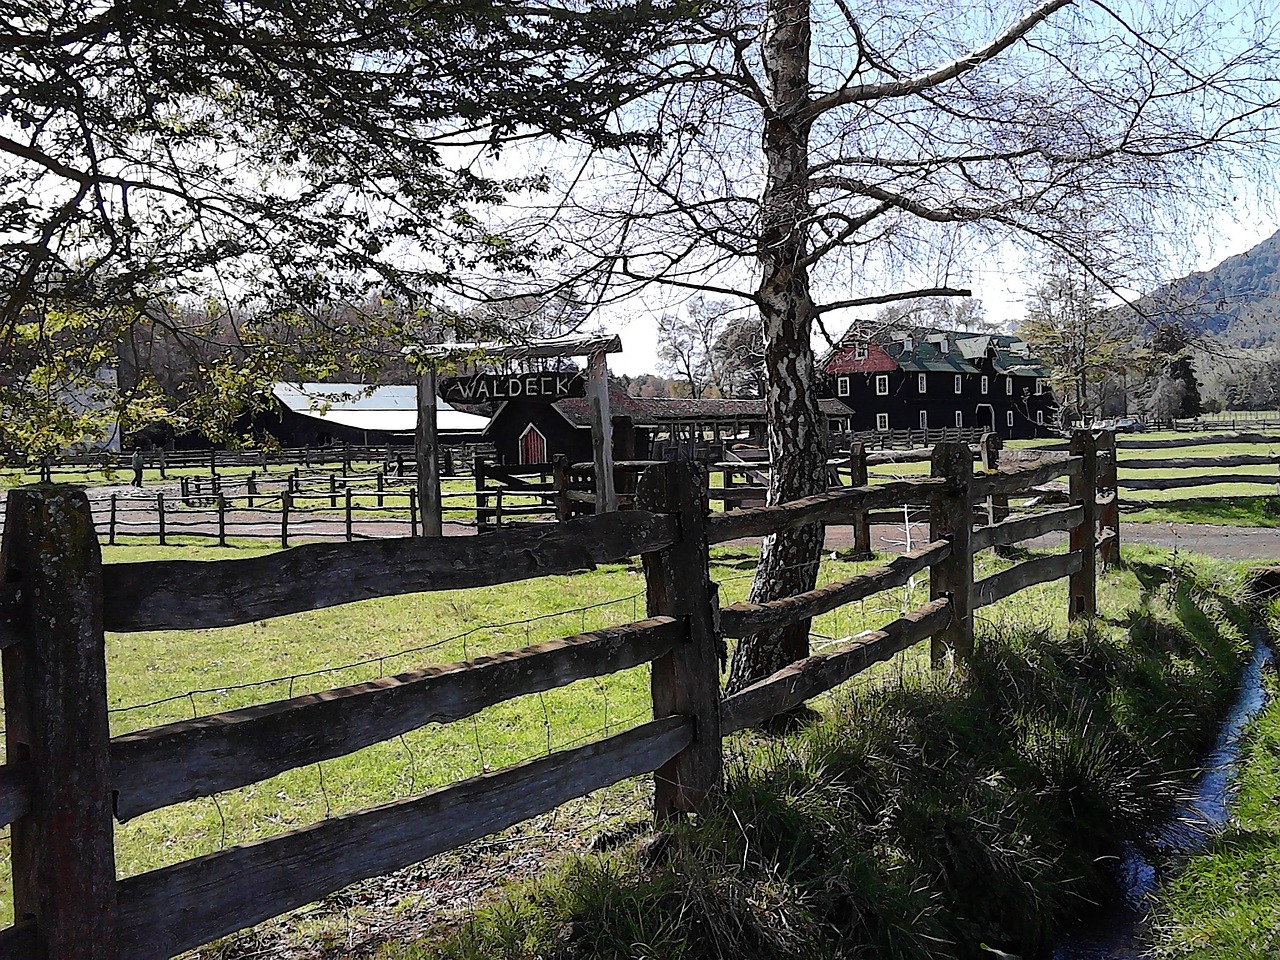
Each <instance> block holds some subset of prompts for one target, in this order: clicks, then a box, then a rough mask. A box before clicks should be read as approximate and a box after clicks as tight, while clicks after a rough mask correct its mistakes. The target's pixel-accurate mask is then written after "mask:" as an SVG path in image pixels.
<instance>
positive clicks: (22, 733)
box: [0, 486, 117, 960]
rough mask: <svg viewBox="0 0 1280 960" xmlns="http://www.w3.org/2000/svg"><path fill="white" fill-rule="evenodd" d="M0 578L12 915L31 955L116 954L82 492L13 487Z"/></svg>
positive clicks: (91, 562)
mask: <svg viewBox="0 0 1280 960" xmlns="http://www.w3.org/2000/svg"><path fill="white" fill-rule="evenodd" d="M0 583H3V584H5V585H6V586H8V587H9V588H10V590H11V592H10V593H9V600H8V603H7V604H6V606H7V607H8V609H6V610H5V611H4V613H3V620H7V621H8V624H7V626H8V628H9V629H10V630H11V631H12V633H13V635H14V637H15V638H16V642H14V643H13V644H12V645H11V646H7V647H6V648H5V649H4V652H3V665H4V700H5V707H6V723H5V750H6V755H7V757H8V759H9V763H10V764H20V765H21V766H22V767H23V768H24V769H25V770H26V772H27V776H28V784H29V790H30V808H29V810H28V812H27V813H26V814H24V815H23V816H21V817H18V819H16V820H15V821H14V822H13V825H12V827H11V833H10V844H11V846H10V850H11V854H12V884H13V907H14V915H15V917H17V918H18V919H19V920H22V919H24V918H30V920H32V921H34V937H35V940H36V944H35V954H36V955H39V956H43V957H47V958H49V960H54V958H63V957H66V958H75V960H116V957H117V921H116V916H117V906H116V890H117V886H116V864H115V849H114V820H113V809H112V786H113V783H112V772H111V749H110V739H111V733H110V728H109V724H108V717H107V666H106V648H105V640H104V635H103V612H102V593H103V588H102V553H101V550H100V549H99V547H98V539H97V535H96V533H95V532H94V528H93V514H92V512H91V510H90V507H89V501H88V498H87V497H85V495H84V492H83V491H82V490H79V489H77V488H74V487H65V486H59V487H46V488H43V489H41V488H31V487H28V488H24V489H18V490H12V491H10V493H9V498H8V505H7V511H6V523H5V529H4V541H3V546H2V547H0Z"/></svg>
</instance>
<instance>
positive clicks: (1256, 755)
mask: <svg viewBox="0 0 1280 960" xmlns="http://www.w3.org/2000/svg"><path fill="white" fill-rule="evenodd" d="M1266 683H1267V686H1268V693H1269V704H1268V706H1267V708H1266V709H1264V710H1263V712H1262V713H1261V714H1260V715H1259V716H1258V717H1257V718H1256V719H1255V720H1254V721H1253V723H1252V725H1251V726H1250V729H1249V732H1248V734H1247V739H1246V742H1245V744H1244V747H1243V750H1242V753H1241V761H1242V762H1241V764H1240V771H1239V775H1238V779H1237V781H1236V784H1237V787H1238V790H1239V792H1238V794H1237V795H1236V799H1235V803H1234V804H1233V807H1232V821H1231V825H1230V827H1229V829H1228V830H1227V832H1226V833H1225V834H1224V835H1223V836H1222V837H1220V838H1219V839H1218V840H1217V841H1215V842H1214V843H1213V844H1212V846H1211V847H1210V848H1209V849H1208V850H1206V851H1205V852H1204V853H1202V854H1200V855H1197V856H1195V857H1193V858H1192V859H1191V860H1190V861H1189V862H1188V863H1187V864H1186V865H1185V866H1184V867H1183V868H1182V869H1181V871H1180V872H1179V873H1178V875H1177V876H1175V877H1174V878H1172V879H1171V880H1170V881H1169V882H1168V883H1167V884H1165V886H1164V887H1163V888H1162V889H1161V891H1160V896H1159V900H1158V902H1157V904H1156V906H1155V908H1154V911H1153V916H1152V924H1151V938H1152V954H1153V956H1155V957H1186V958H1191V960H1254V958H1262V957H1275V956H1278V955H1280V683H1277V680H1276V673H1275V670H1274V669H1272V670H1269V671H1268V672H1267V674H1266Z"/></svg>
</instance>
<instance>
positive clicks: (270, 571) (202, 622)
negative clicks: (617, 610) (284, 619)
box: [103, 510, 677, 631]
mask: <svg viewBox="0 0 1280 960" xmlns="http://www.w3.org/2000/svg"><path fill="white" fill-rule="evenodd" d="M676 537H677V528H676V522H675V520H673V519H672V518H671V517H669V516H659V515H657V514H652V513H646V512H644V511H639V510H634V511H627V512H625V513H614V514H609V515H607V516H603V517H585V518H582V519H579V520H569V521H567V522H565V523H560V524H555V525H554V526H553V525H547V526H545V527H538V528H533V529H527V530H513V531H504V532H502V533H501V534H495V535H493V536H484V537H442V538H438V539H430V540H422V539H414V538H410V537H398V538H394V539H385V540H365V541H359V542H356V543H308V544H303V545H301V546H297V547H294V548H292V549H291V550H286V551H283V552H281V553H273V554H270V555H267V556H262V557H251V558H248V559H244V560H214V561H203V560H160V561H143V562H135V563H117V564H108V565H106V566H105V567H104V568H103V579H104V585H105V594H106V609H105V618H106V628H107V629H108V630H116V631H131V630H195V629H200V628H204V627H225V626H231V625H233V624H237V623H250V622H252V621H254V620H263V619H267V618H269V617H279V616H283V615H285V614H289V613H300V612H301V611H304V610H319V609H322V608H324V607H332V606H337V605H338V604H343V603H351V602H353V601H356V600H367V599H371V598H373V597H388V596H395V595H396V594H401V593H413V592H423V591H430V590H456V589H464V588H469V587H483V586H491V585H493V584H498V583H512V582H514V581H517V580H528V579H530V578H533V577H546V576H554V575H557V574H564V573H570V572H572V571H574V570H582V569H584V568H587V567H591V566H592V565H594V564H597V563H613V562H616V561H618V560H623V559H626V558H627V557H632V556H635V555H636V554H639V553H643V552H645V551H649V550H659V549H661V548H662V547H664V546H668V545H669V544H672V543H674V542H675V540H676Z"/></svg>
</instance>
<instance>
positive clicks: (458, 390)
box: [440, 370, 587, 403]
mask: <svg viewBox="0 0 1280 960" xmlns="http://www.w3.org/2000/svg"><path fill="white" fill-rule="evenodd" d="M586 395H587V379H586V376H585V375H584V374H583V373H582V372H581V371H576V370H570V371H568V372H560V373H480V374H477V375H476V376H474V377H450V378H448V379H444V380H441V381H440V397H441V398H442V399H444V400H447V401H448V402H449V403H485V402H486V401H492V400H535V401H541V402H543V403H553V402H555V401H556V400H564V399H567V398H568V397H585V396H586Z"/></svg>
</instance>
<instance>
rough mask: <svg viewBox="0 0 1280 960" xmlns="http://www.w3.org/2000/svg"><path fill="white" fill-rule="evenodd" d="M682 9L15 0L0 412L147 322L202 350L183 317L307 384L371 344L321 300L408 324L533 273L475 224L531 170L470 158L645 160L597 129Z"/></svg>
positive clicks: (10, 15) (3, 155) (8, 52)
mask: <svg viewBox="0 0 1280 960" xmlns="http://www.w3.org/2000/svg"><path fill="white" fill-rule="evenodd" d="M684 17H685V11H684V9H683V8H682V7H681V5H680V4H679V2H676V0H673V2H670V3H667V2H665V0H656V2H651V0H615V2H609V3H587V2H583V3H574V2H572V0H570V2H568V3H566V4H563V5H551V4H544V3H540V2H535V3H520V4H516V3H508V2H480V0H324V2H315V0H300V2H291V3H284V4H281V3H275V2H270V0H243V2H236V3H216V2H205V0H161V2H157V3H134V2H129V0H121V2H116V3H101V2H98V0H15V2H14V3H11V4H9V5H8V6H7V8H6V14H5V18H4V22H3V25H2V26H0V76H2V77H4V80H3V81H2V82H0V353H2V354H3V355H4V356H5V357H6V364H5V366H6V376H5V379H4V380H3V381H0V386H5V387H7V390H8V391H9V405H10V406H11V407H12V406H13V405H14V403H16V402H17V401H16V400H15V399H14V397H15V391H16V390H18V389H20V388H23V386H24V385H25V386H26V387H30V388H34V383H35V381H32V380H30V379H29V377H28V374H29V373H30V371H32V370H34V369H35V367H36V366H39V365H40V364H41V363H44V364H46V365H48V364H54V365H60V366H61V367H62V369H61V370H60V371H57V372H56V373H51V374H50V376H51V377H52V379H55V380H56V379H61V378H66V377H71V376H73V375H74V374H75V373H76V371H77V369H78V371H79V373H80V374H84V373H86V371H87V370H88V368H89V367H91V366H92V365H93V364H94V363H97V362H98V361H100V360H101V359H103V358H102V357H99V356H98V354H97V353H96V351H98V350H99V348H100V346H101V345H102V344H106V343H112V342H114V341H115V340H116V339H118V338H119V337H120V336H121V334H122V331H123V330H125V329H126V328H127V327H128V326H129V325H130V324H131V323H133V322H134V321H136V320H137V319H138V318H139V317H145V318H146V319H147V320H148V321H149V322H150V323H152V324H155V325H159V326H162V327H165V328H167V330H168V332H169V334H170V335H172V336H176V337H186V338H188V339H191V340H205V341H209V340H217V336H216V335H215V334H216V331H213V330H211V329H210V328H209V327H207V326H201V325H199V324H196V323H194V322H192V316H193V310H192V307H193V306H194V307H195V308H196V309H195V310H194V313H200V312H202V311H203V312H205V313H212V314H213V315H221V316H222V317H223V320H224V322H223V323H222V324H221V327H222V328H224V330H225V329H227V328H230V329H233V330H234V334H235V336H234V338H233V339H235V340H236V341H238V342H237V343H236V344H235V347H236V350H234V351H233V353H235V354H236V357H235V363H236V365H237V369H238V368H239V365H240V362H241V361H242V360H243V359H244V357H245V356H246V355H248V354H249V353H254V352H256V353H257V354H258V355H259V358H260V365H261V366H262V367H263V369H264V371H265V368H266V367H279V365H280V363H283V362H284V361H285V360H286V359H288V360H289V361H290V362H293V363H297V364H305V363H306V362H307V358H308V356H310V355H312V354H310V353H309V352H308V351H313V352H314V355H315V356H317V357H319V360H318V363H319V365H320V367H323V366H325V365H326V364H330V363H332V362H333V360H334V358H335V357H340V356H342V355H343V354H344V352H346V353H349V352H350V349H351V344H352V342H353V341H357V342H358V341H359V340H360V339H361V338H360V336H359V335H358V334H359V330H358V329H353V328H351V327H350V326H349V325H348V326H346V327H344V325H343V324H342V323H334V322H333V317H334V313H335V309H336V305H340V304H362V303H367V302H370V301H371V300H372V302H374V303H378V302H380V301H383V300H390V301H393V302H395V303H396V304H397V305H398V306H399V308H400V309H399V312H398V314H397V315H398V316H401V317H404V316H412V315H413V314H414V313H415V312H417V311H421V310H423V309H426V308H428V307H429V306H430V305H431V303H432V294H433V292H434V291H435V290H436V289H437V288H438V286H439V284H440V283H441V281H442V280H444V279H445V278H447V277H449V276H450V275H451V274H452V273H453V272H454V271H456V270H458V269H461V268H464V267H465V268H468V269H478V268H483V269H485V270H486V271H489V272H490V273H492V274H500V273H502V272H504V271H516V272H519V271H524V270H528V269H530V268H531V265H532V264H534V263H536V262H537V260H538V258H539V257H540V256H543V255H544V254H545V253H547V252H549V251H545V250H539V249H537V248H536V246H534V245H532V244H528V243H517V242H513V241H512V240H511V239H510V238H507V237H503V236H500V235H498V234H496V233H494V232H492V231H491V230H490V229H489V228H488V227H487V226H486V223H485V216H484V208H485V206H486V205H489V204H493V203H497V202H499V201H502V200H504V199H505V198H507V197H508V196H510V195H511V194H512V193H513V192H515V191H521V190H536V189H538V188H540V187H541V186H542V185H543V176H542V173H541V172H540V171H523V170H521V171H514V172H513V173H512V174H511V175H510V176H505V177H504V176H485V175H482V173H480V172H479V168H478V167H477V166H476V163H475V161H476V159H477V157H479V156H481V155H483V154H485V153H489V154H492V153H493V152H495V151H497V150H498V149H500V148H501V147H502V146H503V145H504V144H507V143H511V142H518V141H520V140H522V139H526V138H529V137H531V136H534V135H540V136H551V137H555V138H571V137H572V138H578V139H581V140H584V141H585V142H589V143H592V144H595V145H608V146H614V147H616V146H620V145H623V144H639V143H643V142H644V141H645V140H646V139H647V136H648V132H647V131H645V130H633V131H630V132H629V133H626V134H621V133H619V132H618V131H617V130H616V129H614V128H613V127H612V126H611V125H610V123H609V117H610V116H611V114H612V112H613V111H614V110H616V109H617V108H618V106H620V105H621V104H622V103H624V102H626V101H627V100H628V99H631V98H633V97H635V96H637V95H638V94H639V93H640V92H641V91H643V90H645V89H648V87H647V86H646V85H645V84H644V83H643V82H642V80H641V78H640V77H639V75H638V74H637V73H636V69H635V68H636V67H637V66H638V65H639V64H640V63H641V62H642V61H643V59H644V58H646V57H648V56H651V55H652V53H653V51H654V50H655V48H656V47H658V46H661V45H663V44H665V43H668V42H670V41H671V40H673V39H675V38H679V37H680V36H682V35H683V33H682V30H683V27H682V24H683V23H684V22H685V21H684ZM206 304H209V305H212V309H210V310H206V309H205V306H206ZM374 313H375V314H376V313H377V311H374ZM385 315H386V313H385V312H383V316H385ZM51 317H60V318H62V319H61V320H58V321H56V322H54V324H53V326H54V327H56V336H50V333H51V332H55V331H51V330H50V324H49V323H48V322H47V320H48V318H51ZM227 318H230V319H229V320H227ZM374 319H376V316H371V317H366V318H365V324H366V325H367V324H368V323H370V322H372V321H373V320H374ZM284 328H291V329H292V330H293V331H294V332H293V333H292V334H288V335H285V334H284V333H283V332H282V331H283V330H284ZM353 333H355V334H356V335H355V336H348V335H350V334H353ZM344 336H345V337H346V342H343V338H344ZM282 340H283V341H285V343H286V344H287V345H288V347H289V349H288V350H284V351H273V349H272V346H273V345H275V346H277V347H278V346H280V344H281V341H282ZM285 354H288V355H289V356H288V357H287V358H286V356H285ZM273 357H274V359H273ZM73 360H74V361H77V362H74V363H73V362H72V361H73ZM277 361H279V362H277ZM37 379H39V378H37Z"/></svg>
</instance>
